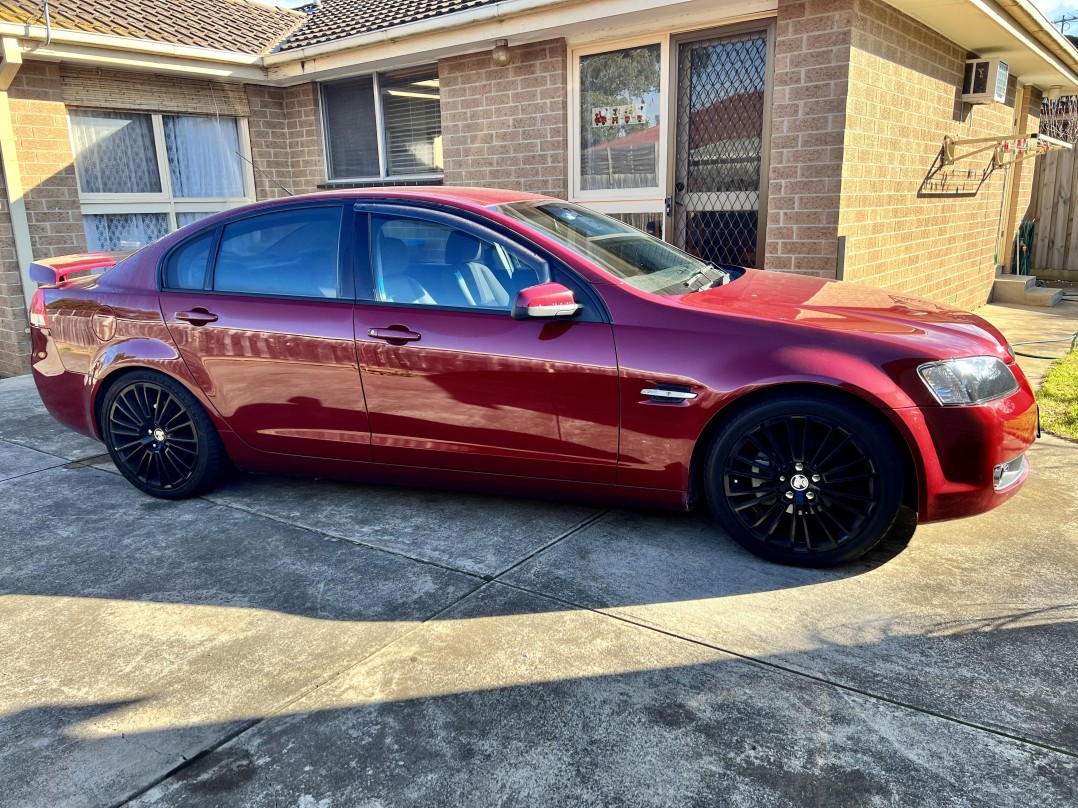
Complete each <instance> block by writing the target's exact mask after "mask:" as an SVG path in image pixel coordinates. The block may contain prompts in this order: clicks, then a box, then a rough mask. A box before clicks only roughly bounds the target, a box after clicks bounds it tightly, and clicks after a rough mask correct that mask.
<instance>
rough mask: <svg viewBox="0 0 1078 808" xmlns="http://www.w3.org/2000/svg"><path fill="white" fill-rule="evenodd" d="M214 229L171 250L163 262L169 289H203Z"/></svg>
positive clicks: (214, 233) (166, 284) (166, 283)
mask: <svg viewBox="0 0 1078 808" xmlns="http://www.w3.org/2000/svg"><path fill="white" fill-rule="evenodd" d="M216 232H217V231H215V230H210V231H209V232H207V233H203V234H202V235H201V236H196V237H195V238H193V239H191V240H190V241H187V242H185V243H184V244H182V245H181V246H180V247H179V248H178V249H176V250H175V251H173V253H172V255H170V256H169V258H168V263H167V264H165V286H166V287H167V288H169V289H205V288H206V269H207V268H208V267H209V263H210V249H211V248H212V247H213V237H214V235H216Z"/></svg>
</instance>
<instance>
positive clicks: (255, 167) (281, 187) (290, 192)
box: [236, 151, 296, 196]
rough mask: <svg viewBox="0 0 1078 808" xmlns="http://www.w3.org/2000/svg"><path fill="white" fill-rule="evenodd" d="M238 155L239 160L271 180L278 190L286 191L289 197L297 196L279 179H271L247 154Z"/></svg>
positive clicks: (238, 153)
mask: <svg viewBox="0 0 1078 808" xmlns="http://www.w3.org/2000/svg"><path fill="white" fill-rule="evenodd" d="M236 154H237V155H239V158H240V159H241V160H245V161H246V162H247V164H248V165H249V166H251V168H253V169H254V170H255V171H257V172H258V173H259V174H261V175H262V176H263V177H265V178H266V179H267V180H269V181H270V182H272V183H273V184H274V185H276V186H277V187H278V188H280V189H281V190H282V191H284V192H285V193H286V194H288V195H289V196H295V195H296V194H295V192H294V191H290V190H289V189H288V188H287V187H286V186H285V185H284V183H282V182H281V181H280V180H278V179H277V178H276V177H271V176H270V175H269V174H267V173H266V172H265V171H263V170H262V169H261V168H259V167H258V166H256V165H255V164H254V161H253V160H251V158H249V157H248V156H247V155H246V154H243V153H242V152H240V151H237V152H236Z"/></svg>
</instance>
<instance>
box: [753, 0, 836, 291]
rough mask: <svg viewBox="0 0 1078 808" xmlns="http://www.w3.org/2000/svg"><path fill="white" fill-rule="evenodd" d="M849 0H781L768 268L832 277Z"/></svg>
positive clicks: (769, 209)
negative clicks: (783, 0) (782, 0)
mask: <svg viewBox="0 0 1078 808" xmlns="http://www.w3.org/2000/svg"><path fill="white" fill-rule="evenodd" d="M853 16H854V14H853V0H804V1H803V2H780V3H779V8H778V20H777V21H776V25H775V81H774V99H773V108H772V118H771V151H770V159H771V166H770V172H769V175H768V177H769V180H768V198H767V211H768V214H767V245H766V247H765V251H764V255H765V259H764V261H765V263H764V266H765V267H766V268H767V269H777V270H783V271H786V272H797V273H801V274H806V275H819V276H821V277H828V278H833V277H835V265H836V256H837V245H838V238H837V237H838V223H839V205H840V192H841V190H842V189H841V182H842V161H843V155H844V149H843V128H844V126H845V109H846V92H847V86H848V62H849V54H850V40H851V37H852V28H853Z"/></svg>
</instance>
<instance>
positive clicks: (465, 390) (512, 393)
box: [355, 204, 618, 483]
mask: <svg viewBox="0 0 1078 808" xmlns="http://www.w3.org/2000/svg"><path fill="white" fill-rule="evenodd" d="M357 209H359V210H361V211H362V212H363V213H365V214H367V215H365V216H361V217H359V218H358V219H357V223H356V228H357V235H358V236H359V239H358V244H359V245H360V246H357V256H369V265H370V274H369V275H365V274H363V273H362V272H361V271H360V272H359V274H357V279H358V283H357V302H356V307H355V332H356V340H357V346H358V352H359V361H360V366H361V368H362V372H363V380H364V390H365V393H366V399H367V408H368V414H369V419H370V426H371V440H372V449H373V456H374V459H375V460H376V461H379V462H385V463H393V464H401V465H411V466H424V467H434V468H443V469H458V470H462V471H474V472H490V473H497V474H512V475H524V476H534V477H547V478H554V479H565V480H577V481H584V482H605V483H612V482H614V476H615V471H616V465H617V449H618V375H617V360H616V357H615V353H614V339H613V333H612V330H611V326H610V324H609V322H608V318H607V317H606V316H605V312H604V310H603V309H602V307H601V303H600V302H599V300H598V298H597V297H596V296H594V293H592V292H590V290H588V289H586V288H585V287H584V286H583V282H582V281H580V280H578V279H575V278H571V277H569V276H568V275H566V274H564V270H561V272H562V273H563V274H560V275H557V274H556V276H555V278H554V279H555V280H561V281H562V282H566V283H572V284H574V285H575V286H576V290H575V291H576V292H577V298H578V300H580V302H582V303H584V308H583V311H582V312H580V314H578V316H577V317H575V318H574V319H572V320H559V321H553V320H539V319H534V320H516V319H513V317H512V316H511V314H510V312H511V308H512V304H513V301H514V300H515V298H516V293H517V292H518V291H519V290H520V288H523V287H527V286H534V285H536V284H538V283H540V282H545V281H548V280H550V278H551V269H550V265H549V264H548V263H547V262H546V261H545V260H543V259H542V258H540V257H539V256H537V255H536V254H534V253H532V252H530V251H529V250H528V249H527V248H526V247H524V246H523V245H520V244H518V243H516V242H515V241H514V240H513V239H511V238H509V237H507V236H505V235H503V234H501V233H498V232H495V231H493V230H490V229H489V228H486V227H485V226H482V225H479V224H476V223H475V222H472V221H468V220H465V219H463V218H460V217H457V216H455V215H452V214H449V213H445V212H441V211H434V210H427V209H423V208H419V207H409V206H405V205H393V204H366V205H364V204H360V205H357ZM363 264H364V262H363V261H362V260H357V267H362V266H363ZM554 272H555V273H558V272H559V270H558V269H555V270H554ZM581 298H583V299H581Z"/></svg>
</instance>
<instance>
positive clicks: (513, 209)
mask: <svg viewBox="0 0 1078 808" xmlns="http://www.w3.org/2000/svg"><path fill="white" fill-rule="evenodd" d="M32 276H33V277H34V279H35V280H37V281H38V282H39V283H42V284H44V285H42V286H41V287H40V288H39V289H38V291H37V293H36V295H35V296H34V299H33V302H32V305H31V311H30V317H31V325H32V337H33V372H34V378H35V381H36V383H37V386H38V390H39V391H40V393H41V397H42V399H43V401H44V402H45V405H46V407H47V408H48V409H49V411H50V412H51V413H52V414H53V415H54V416H55V417H56V418H57V419H58V420H59V421H61V422H62V423H64V424H66V425H67V426H69V427H72V428H73V429H75V430H77V431H79V432H82V433H83V434H86V435H90V436H92V437H94V438H96V439H98V440H101V441H102V442H104V444H105V446H106V447H107V449H108V452H109V454H110V455H111V456H112V459H113V460H114V461H115V463H116V466H117V468H118V469H119V470H120V472H121V473H122V474H123V475H124V476H125V477H126V478H127V479H128V480H129V481H130V482H131V483H132V484H133V485H134V486H135V487H137V488H138V489H140V490H141V491H144V492H145V493H147V494H150V495H152V496H156V497H164V498H168V499H178V498H182V497H190V496H195V495H198V494H200V493H203V492H205V491H207V490H209V489H210V488H211V487H213V486H214V485H215V484H216V483H217V482H218V481H219V480H220V479H221V477H222V474H223V473H224V472H225V471H226V469H228V468H229V467H237V468H239V469H241V470H246V471H253V472H271V473H285V474H296V475H309V476H335V477H340V478H348V479H353V480H361V481H368V482H377V483H392V484H405V485H419V486H447V487H457V488H462V489H471V490H482V491H497V492H510V493H516V494H526V495H533V496H543V497H549V498H555V499H579V500H591V501H605V502H611V503H626V504H632V505H651V506H658V507H665V508H674V509H682V510H686V509H689V508H692V507H694V505H695V504H696V503H698V502H700V501H705V502H706V503H707V505H708V506H709V507H710V508H711V510H712V511H713V513H714V516H715V518H716V519H717V521H718V523H719V525H720V526H721V528H722V530H723V531H725V533H727V534H729V536H731V537H732V538H733V539H734V540H735V541H737V542H738V543H739V544H741V545H742V546H743V547H745V548H747V549H748V550H750V551H751V552H753V553H756V554H757V555H760V556H762V557H764V558H767V559H771V560H774V561H779V562H783V563H788V564H798V565H804V566H824V565H830V564H836V563H840V562H844V561H848V560H850V559H853V558H856V557H857V556H859V555H861V554H862V553H864V552H866V551H867V550H869V549H870V548H872V547H873V546H874V545H875V544H876V543H877V542H879V541H880V539H881V538H882V537H883V536H884V534H885V533H886V532H887V530H888V529H889V527H890V526H891V525H892V523H893V522H894V520H895V518H896V514H897V513H898V511H899V509H900V508H901V507H902V506H908V507H910V508H913V509H914V510H915V511H916V512H917V514H918V515H919V518H920V519H921V520H922V521H932V520H939V519H950V518H954V517H960V516H968V515H971V514H976V513H981V512H983V511H986V510H988V509H990V508H993V507H995V506H997V505H999V504H1000V503H1001V502H1003V501H1004V500H1006V499H1007V498H1008V497H1010V496H1012V495H1013V494H1014V493H1015V492H1016V491H1017V490H1018V489H1019V487H1020V486H1021V484H1022V482H1023V481H1024V479H1025V478H1026V475H1027V473H1028V466H1027V462H1026V455H1025V453H1026V450H1027V449H1028V448H1029V447H1030V445H1031V444H1032V442H1033V440H1034V436H1035V433H1036V424H1037V413H1036V405H1035V403H1034V399H1033V394H1032V392H1031V391H1030V387H1029V384H1028V382H1027V381H1026V379H1025V377H1024V376H1023V375H1022V372H1021V371H1020V370H1019V369H1018V367H1017V366H1016V365H1015V362H1014V357H1013V355H1012V353H1011V351H1010V349H1009V347H1008V345H1007V343H1006V341H1005V340H1004V339H1003V338H1002V337H1001V335H1000V334H999V333H998V332H997V331H996V330H995V329H993V328H992V326H990V325H989V324H988V323H986V322H984V321H983V320H981V319H980V318H978V317H976V316H974V315H972V314H968V313H965V312H961V311H956V310H954V309H950V308H946V307H942V306H939V305H936V304H934V303H929V302H926V301H923V300H918V299H915V298H910V297H906V296H903V295H901V294H896V293H892V292H886V291H882V290H878V289H873V288H869V287H863V286H857V285H852V284H846V283H836V282H829V281H824V280H820V279H816V278H811V277H804V276H799V275H793V274H782V273H775V272H764V271H756V270H752V269H743V268H736V267H729V266H715V265H713V264H710V263H707V262H705V261H701V260H699V259H697V258H695V257H693V256H691V255H688V254H686V253H683V252H681V251H679V250H677V249H675V248H673V247H672V246H671V245H669V244H666V243H664V242H662V241H659V240H656V239H654V238H652V237H650V236H648V235H646V234H644V233H642V232H640V231H638V230H636V229H633V228H631V227H629V226H627V225H625V224H622V223H621V222H619V221H616V220H614V219H611V218H607V217H605V216H602V215H600V214H597V213H594V212H592V211H590V210H587V209H586V208H582V207H579V206H577V205H573V204H570V203H567V202H563V201H559V200H556V199H550V198H547V197H541V196H534V195H528V194H522V193H510V192H504V191H492V190H479V189H464V188H438V189H433V188H432V189H375V190H364V191H348V192H345V191H341V192H334V193H328V194H317V195H311V196H302V197H291V198H286V199H279V200H275V201H270V202H263V203H259V204H255V205H250V206H247V207H244V208H239V209H235V210H231V211H227V212H224V213H219V214H216V215H213V216H210V217H208V218H205V219H202V220H200V221H198V222H196V223H194V224H191V225H188V226H187V227H184V228H183V229H181V230H179V231H177V232H175V233H173V234H171V235H169V236H166V237H165V238H163V239H161V240H160V241H157V242H155V243H154V244H151V245H150V246H148V247H145V248H143V249H142V250H140V251H138V252H136V253H134V254H131V255H127V256H117V255H109V254H102V253H95V254H88V255H81V256H69V257H66V258H62V259H54V260H51V261H44V262H40V263H38V264H36V265H34V266H33V267H32Z"/></svg>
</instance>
